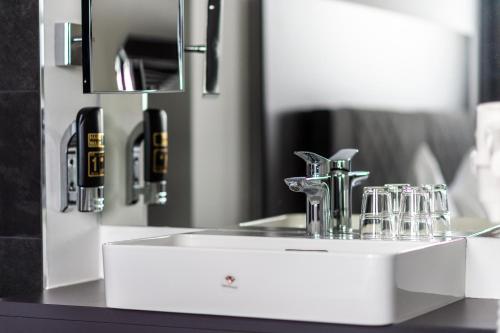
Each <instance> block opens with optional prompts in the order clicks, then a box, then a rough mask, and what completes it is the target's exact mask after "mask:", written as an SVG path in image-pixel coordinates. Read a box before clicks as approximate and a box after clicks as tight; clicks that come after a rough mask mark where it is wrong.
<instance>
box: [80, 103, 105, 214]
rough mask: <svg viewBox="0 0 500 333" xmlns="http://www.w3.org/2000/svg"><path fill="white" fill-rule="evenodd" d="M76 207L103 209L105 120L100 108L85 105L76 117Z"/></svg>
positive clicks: (84, 209)
mask: <svg viewBox="0 0 500 333" xmlns="http://www.w3.org/2000/svg"><path fill="white" fill-rule="evenodd" d="M76 133H77V134H76V139H77V140H76V141H77V147H78V148H77V163H78V210H79V211H81V212H95V211H101V210H103V208H104V121H103V112H102V109H101V108H84V109H81V110H80V112H78V115H77V117H76Z"/></svg>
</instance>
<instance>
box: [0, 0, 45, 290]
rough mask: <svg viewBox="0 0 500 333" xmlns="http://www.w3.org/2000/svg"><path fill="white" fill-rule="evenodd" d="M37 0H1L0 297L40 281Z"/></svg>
mask: <svg viewBox="0 0 500 333" xmlns="http://www.w3.org/2000/svg"><path fill="white" fill-rule="evenodd" d="M38 17H39V10H38V0H4V1H0V22H1V24H0V50H1V51H0V297H5V296H10V295H16V294H25V293H30V292H34V291H36V290H39V289H41V286H42V223H41V222H42V189H41V184H42V183H41V166H42V144H41V124H42V120H41V110H40V87H39V86H40V74H39V71H40V69H39V67H40V65H39V63H40V61H39V33H38V32H39V28H38V26H39V20H38Z"/></svg>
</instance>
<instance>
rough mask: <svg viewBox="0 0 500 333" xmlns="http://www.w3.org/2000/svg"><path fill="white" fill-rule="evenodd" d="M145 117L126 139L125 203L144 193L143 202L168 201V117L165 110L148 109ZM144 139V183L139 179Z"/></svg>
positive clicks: (131, 203) (160, 202)
mask: <svg viewBox="0 0 500 333" xmlns="http://www.w3.org/2000/svg"><path fill="white" fill-rule="evenodd" d="M143 118H144V120H143V121H142V122H141V123H139V124H138V125H137V126H136V127H135V129H134V130H133V131H132V133H131V135H130V136H129V139H128V141H127V194H126V201H127V202H126V203H127V204H128V205H133V204H135V203H137V202H138V201H139V195H140V193H141V192H142V193H143V194H144V203H145V204H149V205H164V204H166V203H167V173H168V116H167V112H166V111H165V110H160V109H147V110H145V111H144V112H143ZM143 141H144V186H141V185H140V181H139V178H140V177H139V170H140V167H139V161H140V156H141V148H140V145H141V143H142V142H143Z"/></svg>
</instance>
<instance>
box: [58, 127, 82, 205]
mask: <svg viewBox="0 0 500 333" xmlns="http://www.w3.org/2000/svg"><path fill="white" fill-rule="evenodd" d="M60 155H61V156H60V157H61V159H60V164H61V207H60V211H61V212H66V211H68V208H69V207H70V206H75V205H76V203H77V200H78V199H77V198H78V183H77V172H78V170H77V162H76V122H75V121H73V122H72V123H71V125H70V126H69V127H68V128H67V129H66V131H64V134H63V137H62V140H61V148H60Z"/></svg>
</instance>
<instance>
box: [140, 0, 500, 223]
mask: <svg viewBox="0 0 500 333" xmlns="http://www.w3.org/2000/svg"><path fill="white" fill-rule="evenodd" d="M250 2H253V1H252V0H249V1H243V0H242V1H228V2H226V5H227V8H225V12H226V14H225V15H227V16H225V17H226V19H227V18H228V17H231V15H232V17H234V18H235V19H234V20H232V21H230V22H232V23H231V24H232V25H231V29H226V30H225V33H224V34H223V38H224V40H225V41H224V42H223V43H222V45H224V51H223V53H224V61H222V62H221V64H220V68H221V75H223V76H224V80H225V81H226V82H230V83H229V84H228V86H226V87H224V89H225V90H226V89H228V91H227V94H224V95H222V96H220V98H219V100H218V101H217V104H216V105H217V108H212V107H213V105H212V104H211V103H212V102H210V103H209V102H207V101H205V100H203V99H201V97H198V96H195V97H192V96H191V97H189V96H188V97H186V98H187V99H188V102H186V104H183V105H184V107H185V108H186V110H189V114H190V116H189V117H190V118H189V119H188V120H189V121H187V122H186V123H185V124H184V125H183V126H184V127H182V126H179V125H175V124H179V122H178V120H175V119H173V120H172V122H171V124H172V128H173V130H174V131H179V132H181V131H191V136H190V137H189V138H188V139H185V140H184V141H183V140H181V139H174V136H175V133H173V134H172V141H171V148H172V150H171V155H170V158H169V163H170V162H171V166H172V168H171V171H170V170H169V184H170V185H169V191H172V192H175V191H192V192H189V195H190V197H189V199H190V200H186V201H184V203H186V206H183V208H182V210H183V212H186V211H187V212H189V216H187V218H185V219H179V218H171V216H172V215H175V214H176V209H177V211H180V210H181V209H180V208H176V207H177V206H176V205H173V204H172V205H170V206H169V204H167V206H169V207H168V212H167V210H165V211H164V212H165V214H163V211H160V210H156V211H155V213H154V214H150V217H149V220H148V223H149V224H150V225H173V224H174V223H175V226H186V227H200V228H211V227H219V228H220V227H231V226H237V225H239V223H241V222H244V221H253V220H256V219H263V220H262V221H259V222H248V223H246V224H245V226H247V227H256V226H261V225H267V226H273V227H276V228H282V227H297V226H300V227H302V228H304V227H305V218H304V216H303V214H304V213H305V210H306V198H305V196H304V195H301V194H296V193H293V192H292V191H290V190H289V189H288V187H287V186H286V184H285V183H284V181H283V180H284V179H285V178H290V177H305V176H306V169H305V165H304V162H303V161H301V160H300V159H298V158H296V157H294V155H293V153H294V151H311V152H315V153H317V154H319V155H321V156H325V157H329V156H332V155H333V154H334V153H336V152H337V151H339V150H340V149H344V148H357V149H359V154H357V155H356V157H355V158H354V159H353V160H352V170H354V171H358V170H366V171H370V177H369V179H368V181H367V183H366V184H365V185H364V186H376V185H384V184H388V183H409V184H415V185H420V184H440V183H445V184H447V185H448V197H449V201H450V210H451V214H452V216H453V218H455V219H456V218H463V219H464V220H461V221H462V222H458V223H463V224H464V228H468V227H470V226H471V225H472V224H474V223H477V224H475V225H473V226H472V228H475V227H478V228H483V227H485V226H487V225H488V224H489V223H490V222H488V219H487V212H486V211H485V209H484V207H483V203H482V202H481V201H480V200H479V199H478V198H479V197H480V196H479V195H478V193H479V191H480V188H478V185H477V179H476V176H475V173H474V170H473V168H472V165H471V163H470V158H469V156H470V154H471V152H472V150H473V149H475V138H474V132H475V128H476V111H475V110H476V106H477V104H478V103H479V102H486V101H490V100H492V99H495V98H498V97H500V96H485V95H484V91H487V90H488V89H490V90H491V88H492V87H494V83H493V82H490V81H487V80H485V76H484V73H483V72H485V73H488V72H489V71H490V72H491V71H493V70H495V68H493V67H490V70H489V71H484V70H480V64H481V66H483V64H485V63H487V62H485V61H484V59H482V57H487V56H488V55H489V53H488V52H481V53H480V52H479V50H480V49H483V50H484V49H485V48H486V49H489V48H491V47H492V45H494V43H493V42H494V41H493V38H491V37H488V36H493V35H492V34H491V33H492V32H493V31H494V30H492V29H495V26H493V25H491V24H490V23H488V22H490V21H489V19H490V18H489V17H486V16H485V13H487V11H484V10H481V6H482V5H484V4H482V3H481V2H480V1H479V0H407V1H389V0H387V1H386V0H355V1H354V0H353V1H342V0H262V1H261V2H260V3H261V7H262V8H261V10H260V11H255V12H252V11H244V10H242V8H245V9H246V7H245V6H249V3H250ZM242 13H245V14H244V15H243V14H242ZM244 16H245V17H246V16H248V17H249V18H248V21H251V22H252V23H253V24H250V23H249V22H247V21H245V20H243V17H244ZM236 18H237V19H240V21H238V20H237V19H236ZM255 22H259V24H256V23H255ZM189 26H190V27H197V29H200V33H202V32H204V30H203V29H204V28H205V27H204V26H203V23H202V24H198V25H196V24H195V23H193V22H190V23H189ZM488 38H489V39H488ZM236 40H237V41H238V43H235V41H236ZM255 40H258V43H257V44H258V45H257V46H256V45H255V44H251V43H252V41H255ZM261 49H262V50H263V52H260V50H261ZM235 54H236V56H235ZM233 59H237V60H238V63H237V65H238V66H240V67H235V66H236V65H235V63H233V62H230V60H231V61H234V60H233ZM256 59H258V61H256ZM490 63H493V62H490ZM235 68H238V69H239V72H238V70H234V69H235ZM241 68H248V72H245V71H243V70H241ZM193 72H195V73H196V72H198V69H196V68H195V69H194V70H193ZM241 73H243V74H241ZM260 73H261V75H260ZM232 74H234V77H230V78H229V79H228V75H232ZM242 82H244V83H245V84H242ZM480 82H481V83H482V84H481V87H480ZM257 91H262V92H263V94H262V97H261V95H260V94H258V93H255V92H257ZM197 98H200V99H199V100H198V99H197ZM153 99H154V100H155V103H156V105H155V107H158V108H164V109H167V110H169V104H168V103H170V102H172V101H173V100H172V99H169V100H166V99H161V98H160V97H159V96H155V98H153ZM235 99H236V100H237V103H236V104H231V103H230V101H233V100H235ZM193 101H194V102H193ZM162 103H163V104H162ZM174 103H177V104H175V105H179V104H182V103H179V102H178V101H174ZM249 103H253V104H252V105H254V106H256V105H260V106H261V107H260V108H257V107H252V108H247V107H246V105H247V104H249ZM170 105H173V104H170ZM235 105H236V107H235ZM207 110H210V113H207ZM226 111H227V113H226ZM171 115H172V117H178V115H179V114H178V113H177V114H176V113H175V111H174V112H169V119H170V116H171ZM228 115H229V116H228ZM238 117H239V118H238ZM232 119H236V121H234V122H232V123H231V122H230V121H231V120H232ZM248 119H250V122H248ZM192 124H195V126H191V125H192ZM241 124H243V125H241ZM179 147H183V148H185V147H187V148H188V149H191V150H190V151H191V154H189V155H186V154H185V151H186V150H184V151H182V152H179V153H177V152H176V151H179V150H182V149H180V148H179ZM169 153H170V152H169ZM185 156H189V165H190V169H189V168H186V165H187V164H186V162H185V160H184V162H183V163H182V165H181V163H179V162H178V161H179V159H180V158H183V157H185ZM177 163H179V164H178V165H177ZM181 167H183V168H181ZM188 169H189V170H190V172H189V175H188V176H187V177H185V178H183V179H184V182H183V183H180V184H178V185H174V184H172V183H171V180H172V182H175V181H177V180H178V179H181V177H183V175H185V174H183V173H182V172H181V171H179V170H182V171H183V172H184V171H185V170H188ZM188 183H189V184H190V185H189V186H186V185H185V184H188ZM186 188H188V189H187V190H186ZM362 189H363V186H360V187H359V188H358V189H355V190H354V191H353V202H352V209H353V214H354V215H356V214H359V213H360V209H361V193H362ZM183 193H184V192H183ZM176 196H178V194H176V195H174V194H172V196H170V194H169V200H170V198H172V200H175V198H176ZM168 214H170V215H168ZM282 214H287V216H282V217H280V218H277V219H274V218H272V217H275V216H279V215H282ZM290 214H293V215H290ZM295 214H300V215H295ZM167 215H168V216H169V218H167ZM186 215H188V214H187V213H186ZM477 219H480V220H481V221H483V223H478V222H475V221H477ZM470 221H472V222H470Z"/></svg>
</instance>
